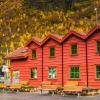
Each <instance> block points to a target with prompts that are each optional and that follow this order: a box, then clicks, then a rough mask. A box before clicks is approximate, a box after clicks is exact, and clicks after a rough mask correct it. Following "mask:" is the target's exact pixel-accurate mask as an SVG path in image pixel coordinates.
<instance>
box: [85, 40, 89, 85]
mask: <svg viewBox="0 0 100 100" xmlns="http://www.w3.org/2000/svg"><path fill="white" fill-rule="evenodd" d="M85 46H86V75H87V87H88V83H89V82H88V53H87V40H86V41H85Z"/></svg>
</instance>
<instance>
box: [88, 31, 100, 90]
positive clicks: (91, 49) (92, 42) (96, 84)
mask: <svg viewBox="0 0 100 100" xmlns="http://www.w3.org/2000/svg"><path fill="white" fill-rule="evenodd" d="M97 40H100V32H97V33H95V34H93V35H92V36H91V37H90V38H89V39H88V41H87V52H88V72H89V76H88V77H89V87H92V88H100V79H96V65H97V64H100V55H98V54H97V52H96V41H97Z"/></svg>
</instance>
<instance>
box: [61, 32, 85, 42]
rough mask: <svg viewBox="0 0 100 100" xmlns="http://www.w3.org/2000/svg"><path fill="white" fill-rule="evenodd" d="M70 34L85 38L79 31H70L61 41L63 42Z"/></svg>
mask: <svg viewBox="0 0 100 100" xmlns="http://www.w3.org/2000/svg"><path fill="white" fill-rule="evenodd" d="M71 35H74V36H76V37H79V38H81V39H85V35H81V34H80V33H78V32H76V31H70V32H68V33H67V34H66V35H65V36H64V37H63V39H62V42H64V41H65V40H66V39H68V38H69V37H70V36H71Z"/></svg>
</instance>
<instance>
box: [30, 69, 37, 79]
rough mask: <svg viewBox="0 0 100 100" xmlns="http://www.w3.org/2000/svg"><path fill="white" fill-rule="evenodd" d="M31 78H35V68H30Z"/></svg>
mask: <svg viewBox="0 0 100 100" xmlns="http://www.w3.org/2000/svg"><path fill="white" fill-rule="evenodd" d="M31 79H37V68H31Z"/></svg>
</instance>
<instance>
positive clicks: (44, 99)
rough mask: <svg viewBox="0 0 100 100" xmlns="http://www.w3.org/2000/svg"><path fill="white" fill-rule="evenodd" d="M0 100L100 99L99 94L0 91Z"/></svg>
mask: <svg viewBox="0 0 100 100" xmlns="http://www.w3.org/2000/svg"><path fill="white" fill-rule="evenodd" d="M0 100H100V96H88V97H85V96H84V97H83V96H81V97H77V96H65V97H63V96H57V95H54V96H51V95H42V96H41V95H40V94H33V93H0Z"/></svg>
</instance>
